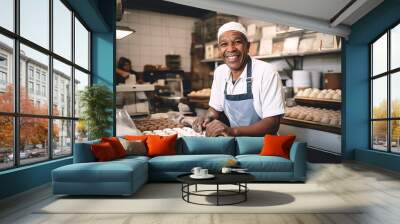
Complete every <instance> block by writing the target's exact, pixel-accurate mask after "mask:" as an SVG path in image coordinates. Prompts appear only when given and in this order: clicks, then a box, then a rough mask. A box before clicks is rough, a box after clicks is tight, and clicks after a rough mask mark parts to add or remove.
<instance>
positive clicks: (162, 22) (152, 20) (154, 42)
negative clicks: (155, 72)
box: [117, 10, 197, 72]
mask: <svg viewBox="0 0 400 224" xmlns="http://www.w3.org/2000/svg"><path fill="white" fill-rule="evenodd" d="M195 21H197V19H195V18H191V17H185V16H176V15H169V14H162V13H157V12H150V11H143V10H127V11H126V12H125V14H124V16H123V19H122V20H121V21H120V22H118V25H121V26H129V27H131V28H133V29H134V30H136V33H134V34H131V35H129V36H128V37H125V38H123V39H121V40H117V60H118V58H119V57H121V56H124V57H128V58H130V59H131V60H132V64H133V69H134V70H136V71H143V66H144V65H146V64H153V65H165V55H166V54H179V55H181V60H182V61H181V67H182V69H183V70H184V71H187V72H188V71H190V47H191V40H192V37H191V33H192V30H193V27H194V22H195Z"/></svg>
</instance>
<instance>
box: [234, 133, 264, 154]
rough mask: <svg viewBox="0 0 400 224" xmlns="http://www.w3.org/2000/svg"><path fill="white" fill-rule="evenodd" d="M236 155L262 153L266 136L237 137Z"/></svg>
mask: <svg viewBox="0 0 400 224" xmlns="http://www.w3.org/2000/svg"><path fill="white" fill-rule="evenodd" d="M236 142H237V145H236V155H245V154H260V152H261V149H262V147H263V145H264V137H236Z"/></svg>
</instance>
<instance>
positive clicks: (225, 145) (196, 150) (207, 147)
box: [178, 137, 235, 155]
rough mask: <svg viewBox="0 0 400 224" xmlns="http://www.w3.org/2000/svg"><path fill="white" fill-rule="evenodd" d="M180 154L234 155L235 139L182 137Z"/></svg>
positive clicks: (179, 147)
mask: <svg viewBox="0 0 400 224" xmlns="http://www.w3.org/2000/svg"><path fill="white" fill-rule="evenodd" d="M179 144H180V146H178V154H185V155H199V154H226V155H234V153H235V139H234V138H232V137H207V138H205V137H182V138H181V139H180V142H179Z"/></svg>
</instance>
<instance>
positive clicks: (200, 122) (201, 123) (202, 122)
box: [192, 117, 212, 133]
mask: <svg viewBox="0 0 400 224" xmlns="http://www.w3.org/2000/svg"><path fill="white" fill-rule="evenodd" d="M211 120H212V119H211V118H209V117H198V118H196V120H194V122H193V125H192V127H193V130H194V131H196V132H199V133H200V132H202V131H203V130H204V129H205V128H206V126H207V124H209V123H210V122H211Z"/></svg>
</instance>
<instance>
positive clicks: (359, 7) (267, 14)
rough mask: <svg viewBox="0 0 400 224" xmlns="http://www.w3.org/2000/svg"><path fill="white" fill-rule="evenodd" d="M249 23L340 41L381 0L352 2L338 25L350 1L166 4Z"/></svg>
mask: <svg viewBox="0 0 400 224" xmlns="http://www.w3.org/2000/svg"><path fill="white" fill-rule="evenodd" d="M166 1H170V2H174V3H178V4H183V5H188V6H192V7H198V8H202V9H207V10H212V11H217V12H221V13H227V14H233V15H237V16H243V17H248V18H252V19H258V20H263V21H267V22H273V23H278V24H284V25H290V26H295V27H299V28H304V29H309V30H314V31H319V32H324V33H331V34H335V35H339V36H343V37H347V36H348V35H349V34H350V26H351V25H352V24H353V23H355V22H356V21H357V20H359V19H360V18H361V17H362V16H364V15H365V14H367V13H368V12H369V11H371V10H372V9H373V8H375V7H376V6H378V5H379V4H380V3H382V2H383V0H355V1H353V3H352V5H351V6H350V7H349V8H347V10H345V11H344V12H343V13H342V15H341V16H339V17H338V20H337V21H334V22H333V23H332V21H331V20H332V19H333V18H334V16H335V15H336V14H337V13H339V12H340V10H341V9H343V8H344V7H345V6H346V5H347V4H348V3H350V2H352V0H248V1H245V0H166Z"/></svg>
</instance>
